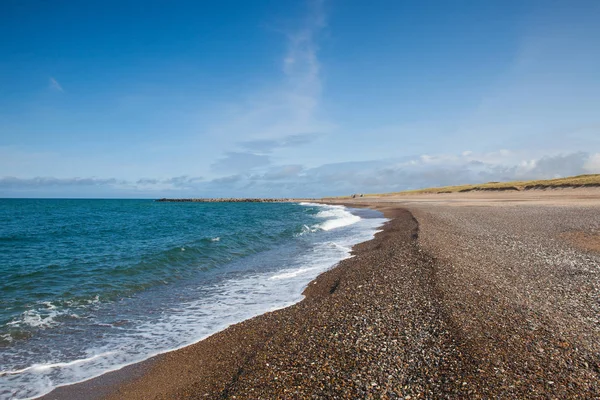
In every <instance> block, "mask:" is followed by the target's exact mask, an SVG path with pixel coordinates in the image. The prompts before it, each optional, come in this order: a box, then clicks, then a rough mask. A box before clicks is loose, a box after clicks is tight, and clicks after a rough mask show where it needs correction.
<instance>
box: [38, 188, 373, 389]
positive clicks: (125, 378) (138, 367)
mask: <svg viewBox="0 0 600 400" xmlns="http://www.w3.org/2000/svg"><path fill="white" fill-rule="evenodd" d="M221 200H222V202H244V199H241V200H240V199H236V200H235V201H233V200H232V199H217V200H216V201H221ZM157 201H183V202H187V201H190V202H192V201H193V202H204V199H178V200H171V199H160V200H157ZM208 202H215V200H214V199H210V201H208ZM245 202H251V203H256V202H259V203H272V202H285V203H288V202H294V203H304V202H309V203H320V202H319V201H318V200H315V199H249V201H245ZM355 208H365V207H364V206H362V205H358V206H356V207H355ZM371 218H372V217H371ZM377 231H379V228H377ZM362 240H365V239H362ZM360 243H362V242H360ZM342 260H343V259H342ZM338 263H339V262H338ZM338 263H336V264H335V265H333V266H332V267H331V269H334V268H336V267H337V265H338ZM320 276H321V274H319V275H317V276H316V277H315V279H313V280H312V281H310V282H309V283H308V284H307V286H308V285H312V284H313V283H314V282H315V281H316V280H317V279H318V277H320ZM298 294H300V293H298ZM301 294H302V297H304V298H306V296H307V295H306V293H305V292H302V293H301ZM302 301H304V299H303V300H300V302H302ZM296 304H298V303H294V304H292V305H291V306H285V307H284V308H283V309H286V308H289V307H293V306H294V305H296ZM279 310H281V309H276V310H275V311H271V312H277V311H279ZM271 312H265V313H263V314H259V315H256V316H254V317H251V318H249V319H246V320H243V321H240V322H237V323H234V324H232V325H229V326H228V327H225V328H223V329H221V330H219V331H217V332H215V333H212V334H210V335H208V336H206V337H204V338H202V339H199V340H198V341H196V342H194V343H190V344H187V345H184V346H182V347H179V348H175V349H172V350H167V351H164V352H161V353H158V354H156V355H153V356H150V357H149V358H147V359H144V360H141V361H137V362H134V363H131V364H128V365H125V366H123V367H121V368H119V369H115V370H111V371H107V372H105V373H103V374H102V375H99V376H96V377H93V378H89V379H85V380H83V381H80V382H75V383H72V384H68V385H62V386H59V387H57V388H55V389H53V390H52V391H51V392H49V393H46V394H45V395H42V396H37V397H34V399H64V398H68V399H86V400H87V399H101V398H106V397H107V396H110V395H111V394H113V393H115V392H116V391H117V390H118V388H119V387H120V386H121V385H124V384H127V383H129V382H131V381H133V380H135V379H137V378H140V377H142V376H143V375H144V374H146V373H147V372H148V371H149V370H150V369H151V368H152V367H153V366H154V365H155V363H157V362H158V363H160V362H161V361H162V359H163V358H165V356H167V355H169V354H170V353H176V352H185V350H186V349H187V348H189V347H192V346H196V345H198V344H200V343H201V342H203V341H205V340H207V339H209V338H210V337H212V336H214V335H219V334H221V333H223V332H224V331H227V330H229V329H231V328H232V327H235V326H237V325H239V324H243V323H245V322H247V321H249V320H252V319H254V318H259V317H262V316H264V315H265V314H270V313H271ZM117 398H119V396H117Z"/></svg>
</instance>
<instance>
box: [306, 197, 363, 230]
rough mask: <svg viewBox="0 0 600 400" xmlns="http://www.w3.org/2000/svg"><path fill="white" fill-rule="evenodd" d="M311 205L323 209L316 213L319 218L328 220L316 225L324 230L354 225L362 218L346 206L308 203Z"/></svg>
mask: <svg viewBox="0 0 600 400" xmlns="http://www.w3.org/2000/svg"><path fill="white" fill-rule="evenodd" d="M306 205H310V206H313V207H314V206H318V207H320V208H321V209H322V210H321V211H319V212H318V213H317V214H316V217H317V218H322V219H325V220H326V221H325V222H323V223H321V224H318V225H316V227H317V228H319V229H322V230H324V231H330V230H332V229H337V228H342V227H344V226H348V225H352V224H355V223H357V222H358V221H360V220H361V219H362V218H361V217H359V216H358V215H354V214H352V213H351V212H350V211H348V209H347V208H346V207H344V206H334V205H326V204H312V203H306Z"/></svg>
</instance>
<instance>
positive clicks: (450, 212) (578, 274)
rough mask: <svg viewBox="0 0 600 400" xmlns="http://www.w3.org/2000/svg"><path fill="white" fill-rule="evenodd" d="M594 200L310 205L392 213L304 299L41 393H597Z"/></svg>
mask: <svg viewBox="0 0 600 400" xmlns="http://www.w3.org/2000/svg"><path fill="white" fill-rule="evenodd" d="M561 196H562V197H561ZM599 200H600V191H597V190H591V191H590V190H586V191H577V192H573V191H571V190H561V191H560V193H558V194H557V193H552V194H549V195H544V194H535V196H534V195H525V196H521V194H519V193H517V194H510V195H509V194H502V195H497V194H493V195H490V194H486V195H483V194H482V195H479V194H478V195H475V196H474V195H473V194H465V195H457V196H454V195H447V194H445V195H441V196H435V195H427V196H423V198H415V197H411V198H408V199H407V198H406V197H404V198H389V197H386V198H381V199H373V198H369V199H356V200H355V201H352V200H347V199H344V200H343V201H339V202H336V201H331V200H330V199H328V200H326V201H321V202H322V203H326V204H343V205H347V206H351V207H370V208H375V209H379V210H380V211H384V216H386V218H392V219H391V220H390V221H389V222H387V223H386V224H385V225H384V229H383V231H382V232H380V233H378V234H376V236H375V238H374V239H372V240H370V241H367V242H363V243H360V244H357V245H355V246H354V247H353V249H352V254H353V255H354V257H353V258H350V259H346V260H342V261H341V262H339V263H338V264H337V265H336V266H335V267H334V268H332V269H330V270H329V271H326V272H324V273H322V274H321V275H319V276H318V277H317V278H316V279H315V280H314V281H312V282H311V283H310V284H309V285H308V287H307V288H306V290H305V292H304V294H305V299H303V300H302V301H301V302H299V303H296V304H294V305H292V306H290V307H287V308H284V309H280V310H277V311H274V312H270V313H266V314H262V315H259V316H257V317H254V318H252V319H249V320H246V321H244V322H241V323H238V324H235V325H232V326H230V327H229V328H227V329H225V330H224V331H221V332H218V333H216V334H214V335H212V336H210V337H208V338H206V339H204V340H202V341H200V342H198V343H195V344H193V345H190V346H187V347H184V348H182V349H180V350H176V351H173V352H169V353H164V354H162V355H159V356H157V357H155V358H153V359H150V360H148V361H149V362H147V363H145V364H144V363H142V364H134V366H137V367H138V369H137V370H131V371H130V370H120V371H116V375H115V377H118V379H117V380H113V381H110V379H108V378H109V377H108V375H110V374H115V373H109V374H105V375H103V376H101V377H99V378H96V380H102V379H104V382H105V385H104V386H102V385H98V384H99V383H101V382H100V381H95V380H91V381H86V382H83V383H81V384H77V385H73V386H71V387H69V386H66V387H63V388H71V391H70V392H64V393H69V395H68V396H59V397H56V396H55V397H50V396H48V395H47V396H45V397H42V398H44V399H49V398H66V397H68V398H75V399H77V398H80V399H90V398H106V399H119V398H128V399H129V398H131V399H146V398H199V397H201V398H234V397H235V398H306V397H311V396H316V397H329V398H332V397H333V398H399V397H403V398H409V396H411V398H421V397H426V398H446V397H452V398H493V397H513V398H514V397H517V398H547V397H553V398H573V397H582V398H593V397H598V396H600V358H599V357H598V354H600V326H598V324H597V323H596V322H594V321H598V320H600V318H599V317H600V302H599V301H598V300H600V298H599V297H598V293H600V254H599V253H598V252H597V248H596V247H593V246H592V247H590V246H589V243H592V242H593V243H596V242H594V241H596V240H598V239H600V235H598V230H599V229H600V214H599V213H598V211H600V201H599ZM565 232H567V233H569V234H568V235H565ZM581 237H583V238H584V239H585V241H582V239H580V238H581ZM586 246H587V247H586ZM126 368H128V367H126ZM128 374H129V375H128ZM94 385H96V386H94ZM98 388H99V389H98ZM97 390H100V391H97ZM92 391H95V393H97V394H98V395H93V394H91V392H92ZM52 393H54V392H52ZM52 393H51V394H52ZM78 396H79V397H78Z"/></svg>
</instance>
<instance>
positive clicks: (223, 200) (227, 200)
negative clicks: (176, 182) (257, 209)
mask: <svg viewBox="0 0 600 400" xmlns="http://www.w3.org/2000/svg"><path fill="white" fill-rule="evenodd" d="M156 201H159V202H185V203H286V202H293V201H297V200H296V199H267V198H233V197H227V198H214V199H213V198H207V199H203V198H197V199H166V198H162V199H158V200H156Z"/></svg>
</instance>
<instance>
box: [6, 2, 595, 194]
mask: <svg viewBox="0 0 600 400" xmlns="http://www.w3.org/2000/svg"><path fill="white" fill-rule="evenodd" d="M599 20H600V2H598V1H573V0H571V1H551V0H547V1H546V0H544V1H541V0H540V1H526V0H519V1H510V0H502V1H500V0H499V1H492V0H490V1H458V0H456V1H416V0H415V1H412V0H411V1H408V0H407V1H369V2H366V1H352V0H348V1H341V0H331V1H276V0H273V1H268V0H264V1H218V2H217V1H215V2H210V3H209V2H197V1H187V2H186V1H141V0H140V1H124V0H121V1H103V2H84V1H81V2H77V1H75V2H73V1H55V2H48V1H27V0H14V1H13V0H6V1H2V2H0V35H1V37H2V40H0V54H2V56H1V57H0V197H150V198H154V197H163V196H176V197H186V196H197V197H203V196H206V197H218V196H252V197H254V196H269V197H282V196H283V197H285V196H306V197H318V196H325V195H338V194H348V193H354V192H366V193H368V192H384V191H395V190H403V189H410V188H418V187H426V186H437V185H447V184H460V183H469V182H485V181H490V180H508V179H528V178H552V177H558V176H568V175H574V174H581V173H599V172H600V111H599V110H600V72H599V71H600V52H599V51H598V49H599V48H600V24H598V23H597V21H599Z"/></svg>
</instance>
